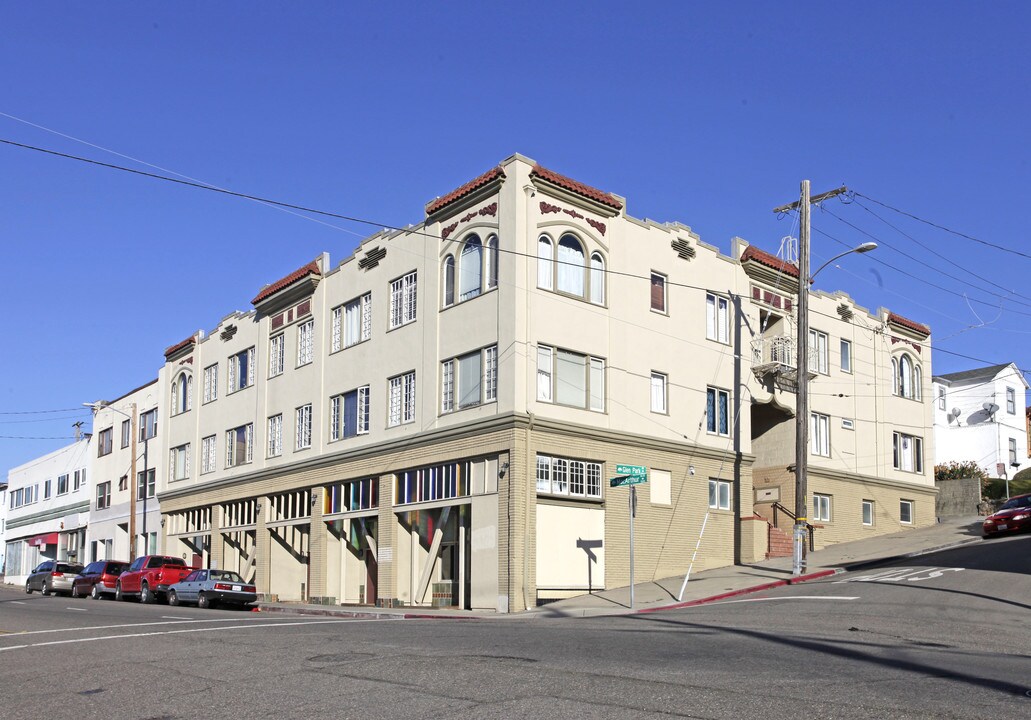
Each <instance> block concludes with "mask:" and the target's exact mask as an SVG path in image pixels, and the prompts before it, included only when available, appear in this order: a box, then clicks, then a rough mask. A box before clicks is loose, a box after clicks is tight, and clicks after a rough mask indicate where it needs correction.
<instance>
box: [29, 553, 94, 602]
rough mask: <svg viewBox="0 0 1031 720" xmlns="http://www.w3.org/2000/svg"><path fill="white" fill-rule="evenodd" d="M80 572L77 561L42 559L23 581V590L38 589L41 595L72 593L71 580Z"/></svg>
mask: <svg viewBox="0 0 1031 720" xmlns="http://www.w3.org/2000/svg"><path fill="white" fill-rule="evenodd" d="M81 572H82V565H79V564H78V563H70V562H59V561H57V560H44V561H43V562H41V563H40V564H39V565H37V566H36V569H35V570H33V571H32V574H31V575H29V577H28V579H27V580H26V581H25V592H27V593H31V592H32V591H33V590H39V592H40V594H41V595H49V594H50V593H58V592H61V593H68V594H69V595H71V593H72V580H74V579H75V576H76V575H78V574H79V573H81Z"/></svg>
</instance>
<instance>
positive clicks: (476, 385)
mask: <svg viewBox="0 0 1031 720" xmlns="http://www.w3.org/2000/svg"><path fill="white" fill-rule="evenodd" d="M497 366H498V348H497V346H496V345H494V346H491V347H489V348H484V349H483V350H477V351H476V352H471V353H468V354H466V355H462V356H460V357H457V358H451V359H449V360H445V361H444V362H443V363H441V383H440V392H441V398H440V410H441V412H444V413H448V412H452V411H454V410H461V409H462V408H467V407H473V406H474V405H481V404H483V403H485V402H491V401H493V400H495V399H497V393H498V370H497Z"/></svg>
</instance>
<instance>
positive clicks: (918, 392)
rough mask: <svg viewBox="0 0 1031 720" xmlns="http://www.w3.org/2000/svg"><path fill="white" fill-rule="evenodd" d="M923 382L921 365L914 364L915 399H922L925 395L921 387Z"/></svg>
mask: <svg viewBox="0 0 1031 720" xmlns="http://www.w3.org/2000/svg"><path fill="white" fill-rule="evenodd" d="M922 384H923V375H922V374H921V372H920V366H919V365H914V366H913V399H915V400H922V399H923V397H924V390H923V388H922V387H921V385H922Z"/></svg>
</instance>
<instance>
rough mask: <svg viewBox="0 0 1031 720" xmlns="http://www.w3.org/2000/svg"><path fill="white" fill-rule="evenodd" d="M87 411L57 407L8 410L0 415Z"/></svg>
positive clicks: (86, 410) (78, 408)
mask: <svg viewBox="0 0 1031 720" xmlns="http://www.w3.org/2000/svg"><path fill="white" fill-rule="evenodd" d="M64 412H83V413H85V412H89V410H88V409H86V408H81V407H77V408H59V409H57V410H8V411H6V412H0V415H42V414H43V413H64Z"/></svg>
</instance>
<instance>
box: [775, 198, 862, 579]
mask: <svg viewBox="0 0 1031 720" xmlns="http://www.w3.org/2000/svg"><path fill="white" fill-rule="evenodd" d="M847 191H848V188H846V187H840V188H838V189H837V190H831V191H829V192H825V193H821V194H819V195H817V196H816V197H810V195H809V181H808V180H803V181H802V197H801V199H799V200H798V202H794V203H791V204H789V205H782V206H780V207H778V208H774V210H773V211H774V212H776V213H781V212H786V211H788V210H793V209H795V208H798V222H799V231H798V302H797V303H796V305H795V308H796V311H797V313H798V323H797V325H798V339H797V341H796V345H797V347H796V348H795V357H796V360H797V363H796V371H795V373H796V385H797V390H796V392H795V528H794V536H793V540H794V553H793V558H794V559H793V563H792V566H791V574H792V575H795V576H798V575H802V574H803V573H804V572H805V570H806V565H807V558H806V549H807V546H808V544H807V543H806V537H807V535H808V534H809V518H808V509H807V508H808V506H809V500H808V492H809V489H808V482H809V284H810V283H811V282H812V278H811V277H810V275H809V229H810V228H809V224H810V220H809V210H810V206H811V205H812V204H813V203H819V202H821V201H822V200H826V199H827V198H831V197H834V196H836V195H840V194H842V193H844V192H847ZM846 254H847V253H846ZM821 269H822V268H821Z"/></svg>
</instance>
